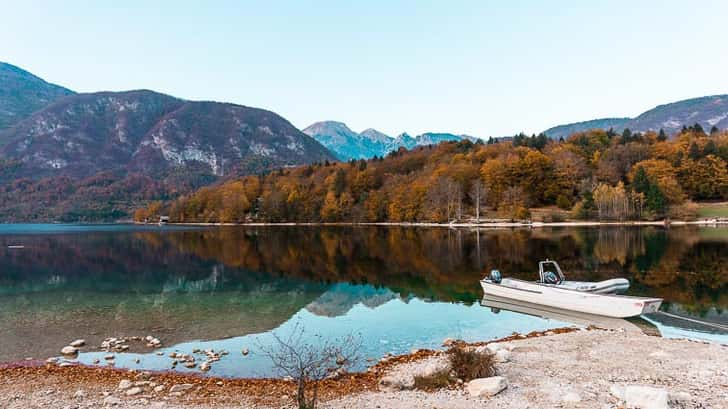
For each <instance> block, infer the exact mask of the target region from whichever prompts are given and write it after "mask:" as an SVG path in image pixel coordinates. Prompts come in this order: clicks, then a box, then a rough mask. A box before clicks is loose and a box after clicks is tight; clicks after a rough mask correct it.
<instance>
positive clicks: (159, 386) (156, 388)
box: [154, 385, 164, 393]
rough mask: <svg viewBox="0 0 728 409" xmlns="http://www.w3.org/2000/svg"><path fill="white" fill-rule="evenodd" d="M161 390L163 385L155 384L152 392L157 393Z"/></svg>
mask: <svg viewBox="0 0 728 409" xmlns="http://www.w3.org/2000/svg"><path fill="white" fill-rule="evenodd" d="M162 391H164V385H158V386H155V387H154V392H157V393H159V392H162Z"/></svg>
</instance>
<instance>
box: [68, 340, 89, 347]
mask: <svg viewBox="0 0 728 409" xmlns="http://www.w3.org/2000/svg"><path fill="white" fill-rule="evenodd" d="M68 345H70V346H72V347H75V348H78V347H82V346H84V345H86V340H85V339H77V340H75V341H73V342H71V343H70V344H68Z"/></svg>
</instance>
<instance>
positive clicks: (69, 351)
mask: <svg viewBox="0 0 728 409" xmlns="http://www.w3.org/2000/svg"><path fill="white" fill-rule="evenodd" d="M61 354H63V355H76V354H78V348H76V347H74V346H71V345H68V346H65V347H63V348H61Z"/></svg>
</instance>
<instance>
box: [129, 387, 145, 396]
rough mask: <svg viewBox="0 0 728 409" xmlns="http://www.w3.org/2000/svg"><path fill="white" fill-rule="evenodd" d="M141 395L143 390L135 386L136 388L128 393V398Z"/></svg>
mask: <svg viewBox="0 0 728 409" xmlns="http://www.w3.org/2000/svg"><path fill="white" fill-rule="evenodd" d="M140 393H142V388H140V387H138V386H135V387H133V388H131V389H129V390H128V391H126V396H134V395H139V394H140Z"/></svg>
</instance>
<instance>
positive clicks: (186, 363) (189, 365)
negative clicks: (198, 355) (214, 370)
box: [185, 362, 197, 369]
mask: <svg viewBox="0 0 728 409" xmlns="http://www.w3.org/2000/svg"><path fill="white" fill-rule="evenodd" d="M196 366H197V364H196V363H194V362H185V367H186V368H190V369H192V368H194V367H196Z"/></svg>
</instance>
